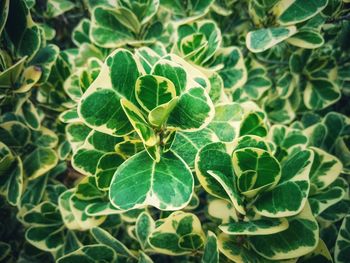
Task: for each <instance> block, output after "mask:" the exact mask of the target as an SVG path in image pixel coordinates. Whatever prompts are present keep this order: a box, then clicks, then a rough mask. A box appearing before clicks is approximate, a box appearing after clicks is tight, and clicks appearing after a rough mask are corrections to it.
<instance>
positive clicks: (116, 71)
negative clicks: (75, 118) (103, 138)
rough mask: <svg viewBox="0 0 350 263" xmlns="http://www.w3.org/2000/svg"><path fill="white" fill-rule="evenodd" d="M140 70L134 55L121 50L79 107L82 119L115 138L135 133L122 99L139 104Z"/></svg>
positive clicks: (87, 92)
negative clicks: (136, 85)
mask: <svg viewBox="0 0 350 263" xmlns="http://www.w3.org/2000/svg"><path fill="white" fill-rule="evenodd" d="M139 75H140V68H139V65H138V62H137V60H135V57H134V55H133V54H132V53H130V52H129V51H127V50H125V49H117V50H115V51H114V52H112V53H111V54H110V55H109V56H108V57H107V59H106V61H105V63H104V64H103V66H102V68H101V72H100V74H99V75H98V77H97V79H96V80H95V81H94V82H93V83H92V85H91V86H90V87H89V88H88V89H87V91H86V92H85V93H84V95H83V97H82V98H81V100H80V102H79V104H78V113H79V116H80V117H81V118H82V119H83V120H84V122H85V123H86V124H87V125H88V126H89V127H91V128H93V129H96V130H98V131H100V132H104V133H107V134H110V135H114V136H123V135H126V134H128V133H130V132H131V130H132V127H131V124H130V123H129V120H128V118H127V116H126V115H125V113H124V111H123V109H122V107H121V104H120V99H121V98H126V99H128V100H130V101H131V102H135V90H134V89H135V83H136V80H137V78H138V77H139Z"/></svg>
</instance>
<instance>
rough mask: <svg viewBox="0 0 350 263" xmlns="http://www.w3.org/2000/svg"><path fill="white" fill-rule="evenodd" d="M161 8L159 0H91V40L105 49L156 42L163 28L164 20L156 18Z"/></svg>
mask: <svg viewBox="0 0 350 263" xmlns="http://www.w3.org/2000/svg"><path fill="white" fill-rule="evenodd" d="M158 8H159V0H148V1H129V0H119V1H115V3H111V2H107V1H106V2H104V3H103V2H102V3H97V2H93V1H90V3H89V9H90V13H91V25H90V31H89V36H90V39H91V42H92V43H94V44H95V45H97V46H100V47H104V48H116V47H121V46H124V45H126V44H130V45H142V44H147V43H152V42H154V41H155V39H156V38H157V37H158V36H159V35H161V34H162V31H163V25H162V23H161V22H159V21H157V20H156V19H155V16H156V14H157V11H158Z"/></svg>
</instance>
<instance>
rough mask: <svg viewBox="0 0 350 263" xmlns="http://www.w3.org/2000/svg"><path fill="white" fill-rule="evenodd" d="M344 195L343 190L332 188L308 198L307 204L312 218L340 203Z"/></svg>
mask: <svg viewBox="0 0 350 263" xmlns="http://www.w3.org/2000/svg"><path fill="white" fill-rule="evenodd" d="M345 195H346V192H345V191H344V189H343V188H341V187H337V186H333V187H331V188H327V189H325V190H323V191H319V192H318V193H316V194H314V195H312V196H310V197H309V203H310V206H311V210H312V213H313V215H314V216H318V215H320V214H321V213H322V212H323V211H325V210H326V209H328V208H329V207H331V206H333V205H335V204H337V203H338V202H340V201H341V200H342V199H343V198H344V197H345Z"/></svg>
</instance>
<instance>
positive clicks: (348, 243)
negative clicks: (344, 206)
mask: <svg viewBox="0 0 350 263" xmlns="http://www.w3.org/2000/svg"><path fill="white" fill-rule="evenodd" d="M349 235H350V216H346V217H345V218H344V220H343V222H342V224H341V226H340V230H339V233H338V237H337V241H336V243H335V251H334V259H335V262H336V263H343V262H344V263H345V262H346V261H347V260H348V259H349V256H350V250H349V247H350V238H349Z"/></svg>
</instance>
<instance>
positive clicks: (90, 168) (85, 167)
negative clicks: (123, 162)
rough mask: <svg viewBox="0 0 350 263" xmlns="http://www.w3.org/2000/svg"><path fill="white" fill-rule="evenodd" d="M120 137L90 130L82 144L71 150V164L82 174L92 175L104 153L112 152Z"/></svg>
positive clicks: (120, 139)
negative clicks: (73, 150)
mask: <svg viewBox="0 0 350 263" xmlns="http://www.w3.org/2000/svg"><path fill="white" fill-rule="evenodd" d="M121 141H122V138H119V137H113V136H111V135H108V134H105V133H101V132H98V131H94V130H92V131H91V132H90V133H89V135H88V136H87V137H86V140H85V142H84V144H83V145H82V146H80V147H79V148H78V149H77V150H76V151H75V152H73V158H72V165H73V167H74V169H75V170H77V171H79V172H80V173H82V174H86V175H94V174H95V172H96V168H97V164H98V162H99V160H100V158H101V157H102V156H104V155H105V154H106V153H111V152H114V147H115V145H116V144H117V143H119V142H121Z"/></svg>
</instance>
